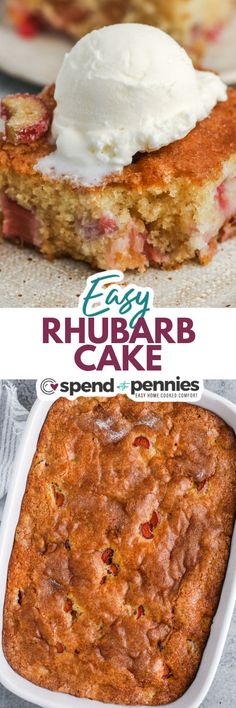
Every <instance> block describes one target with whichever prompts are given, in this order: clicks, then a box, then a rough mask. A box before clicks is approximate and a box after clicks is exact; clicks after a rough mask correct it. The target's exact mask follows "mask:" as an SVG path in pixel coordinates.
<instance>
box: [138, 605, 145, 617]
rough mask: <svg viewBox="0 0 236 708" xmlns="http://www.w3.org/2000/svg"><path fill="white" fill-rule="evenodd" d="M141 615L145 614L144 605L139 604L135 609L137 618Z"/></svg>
mask: <svg viewBox="0 0 236 708" xmlns="http://www.w3.org/2000/svg"><path fill="white" fill-rule="evenodd" d="M143 615H145V610H144V606H143V605H139V607H138V609H137V619H140V617H142V616H143Z"/></svg>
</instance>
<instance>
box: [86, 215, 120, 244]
mask: <svg viewBox="0 0 236 708" xmlns="http://www.w3.org/2000/svg"><path fill="white" fill-rule="evenodd" d="M77 225H78V229H79V231H81V232H82V237H83V238H84V239H85V240H89V241H94V240H96V239H97V238H99V237H100V236H108V235H109V234H112V233H114V231H116V229H117V228H118V225H117V221H115V219H113V218H112V217H111V216H108V215H107V214H103V216H101V217H100V219H91V220H90V221H86V219H78V220H77Z"/></svg>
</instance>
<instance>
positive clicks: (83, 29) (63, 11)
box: [8, 0, 233, 58]
mask: <svg viewBox="0 0 236 708" xmlns="http://www.w3.org/2000/svg"><path fill="white" fill-rule="evenodd" d="M232 4H233V0H224V2H222V0H207V1H206V2H203V1H202V0H170V1H169V2H166V0H148V1H147V2H145V1H144V0H127V1H126V2H124V0H112V2H109V1H108V0H8V9H9V14H10V17H11V19H12V21H13V23H14V24H15V26H16V28H17V29H18V31H19V32H20V34H22V35H23V36H25V37H32V36H34V35H35V34H37V32H38V31H40V28H41V26H42V25H43V24H46V25H48V26H51V27H53V28H55V29H56V30H60V31H64V32H67V33H68V34H69V35H72V37H74V38H76V39H79V38H80V37H82V36H83V35H84V34H87V33H88V32H90V31H91V30H93V29H95V28H99V27H103V26H104V25H110V24H112V23H113V22H115V23H117V22H141V23H147V24H151V25H153V26H156V27H160V28H161V29H163V30H164V31H165V32H168V33H169V34H171V35H172V36H173V37H174V38H175V39H177V41H178V42H179V43H180V44H182V45H183V46H184V47H185V48H186V49H187V50H188V51H189V52H190V53H191V54H192V55H193V56H194V57H195V58H199V57H201V56H202V54H203V53H204V51H205V49H206V46H207V44H208V43H209V42H213V41H215V40H216V39H217V38H218V35H219V33H220V31H221V29H222V27H224V25H225V23H226V22H227V20H228V19H229V16H230V12H231V10H232Z"/></svg>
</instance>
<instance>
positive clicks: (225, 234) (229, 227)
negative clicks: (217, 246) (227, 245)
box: [219, 215, 236, 243]
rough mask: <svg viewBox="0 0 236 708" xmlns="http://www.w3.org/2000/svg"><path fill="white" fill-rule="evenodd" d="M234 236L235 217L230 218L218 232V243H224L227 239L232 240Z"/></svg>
mask: <svg viewBox="0 0 236 708" xmlns="http://www.w3.org/2000/svg"><path fill="white" fill-rule="evenodd" d="M235 236H236V215H235V216H232V217H231V219H229V221H227V222H226V224H224V226H222V229H221V231H220V238H219V241H220V243H224V242H225V241H227V240H228V239H229V238H234V237H235Z"/></svg>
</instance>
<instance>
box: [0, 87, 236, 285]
mask: <svg viewBox="0 0 236 708" xmlns="http://www.w3.org/2000/svg"><path fill="white" fill-rule="evenodd" d="M54 106H55V102H54V97H53V88H51V89H47V90H45V91H44V92H43V93H42V94H41V95H40V96H37V97H36V96H28V95H17V96H10V97H9V96H8V97H6V98H5V99H3V100H2V108H1V115H2V145H1V147H0V190H1V195H2V196H1V207H0V213H1V214H2V234H3V236H4V238H6V239H10V240H14V239H16V240H18V242H19V243H26V244H33V245H34V246H36V247H37V248H38V249H39V250H40V251H41V252H42V253H44V254H45V255H46V256H47V257H48V258H54V257H55V256H61V255H69V256H71V257H72V258H74V259H76V260H77V259H78V260H83V261H87V262H89V263H91V264H92V266H95V267H98V268H102V269H107V268H113V267H116V268H119V269H121V270H126V269H138V270H139V271H143V270H144V269H145V268H146V267H147V266H148V265H150V264H151V265H154V266H157V267H161V268H166V269H169V268H175V267H177V266H179V265H180V264H182V263H184V262H185V261H189V260H191V259H194V258H196V259H197V260H198V261H199V262H200V263H201V264H206V263H208V262H209V261H210V260H211V258H212V256H213V255H214V253H215V252H216V250H217V243H218V242H220V241H224V240H225V239H227V238H229V237H231V236H235V235H236V219H235V214H236V91H235V90H234V89H229V91H228V99H227V101H226V102H221V103H218V105H217V106H216V107H215V108H214V109H213V111H212V112H211V114H210V116H209V118H206V119H205V120H203V121H201V122H200V123H198V124H197V126H196V128H194V129H193V130H192V131H191V132H190V133H189V134H188V135H187V136H186V137H185V138H183V139H181V140H178V141H177V142H174V143H172V144H170V145H168V146H167V147H163V148H161V149H160V150H158V151H156V152H153V153H149V154H147V153H142V154H141V153H139V154H137V155H136V156H135V158H134V160H133V162H132V164H131V165H129V166H128V167H125V168H124V169H123V171H122V172H121V173H119V174H114V175H113V176H109V178H108V177H107V178H105V179H104V181H103V183H102V184H100V185H99V186H96V187H85V186H82V185H81V186H80V185H78V184H77V185H75V184H74V183H73V182H70V181H68V180H67V181H66V180H65V179H63V178H58V179H54V178H52V177H50V176H47V175H45V174H42V173H41V172H39V171H36V170H35V165H36V163H37V162H38V160H39V159H40V158H42V157H43V156H46V155H48V154H49V153H50V152H52V151H53V150H55V147H54V146H53V145H52V144H51V140H50V138H51V136H50V123H51V119H52V114H53V110H54ZM0 136H1V134H0ZM0 140H1V137H0Z"/></svg>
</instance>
